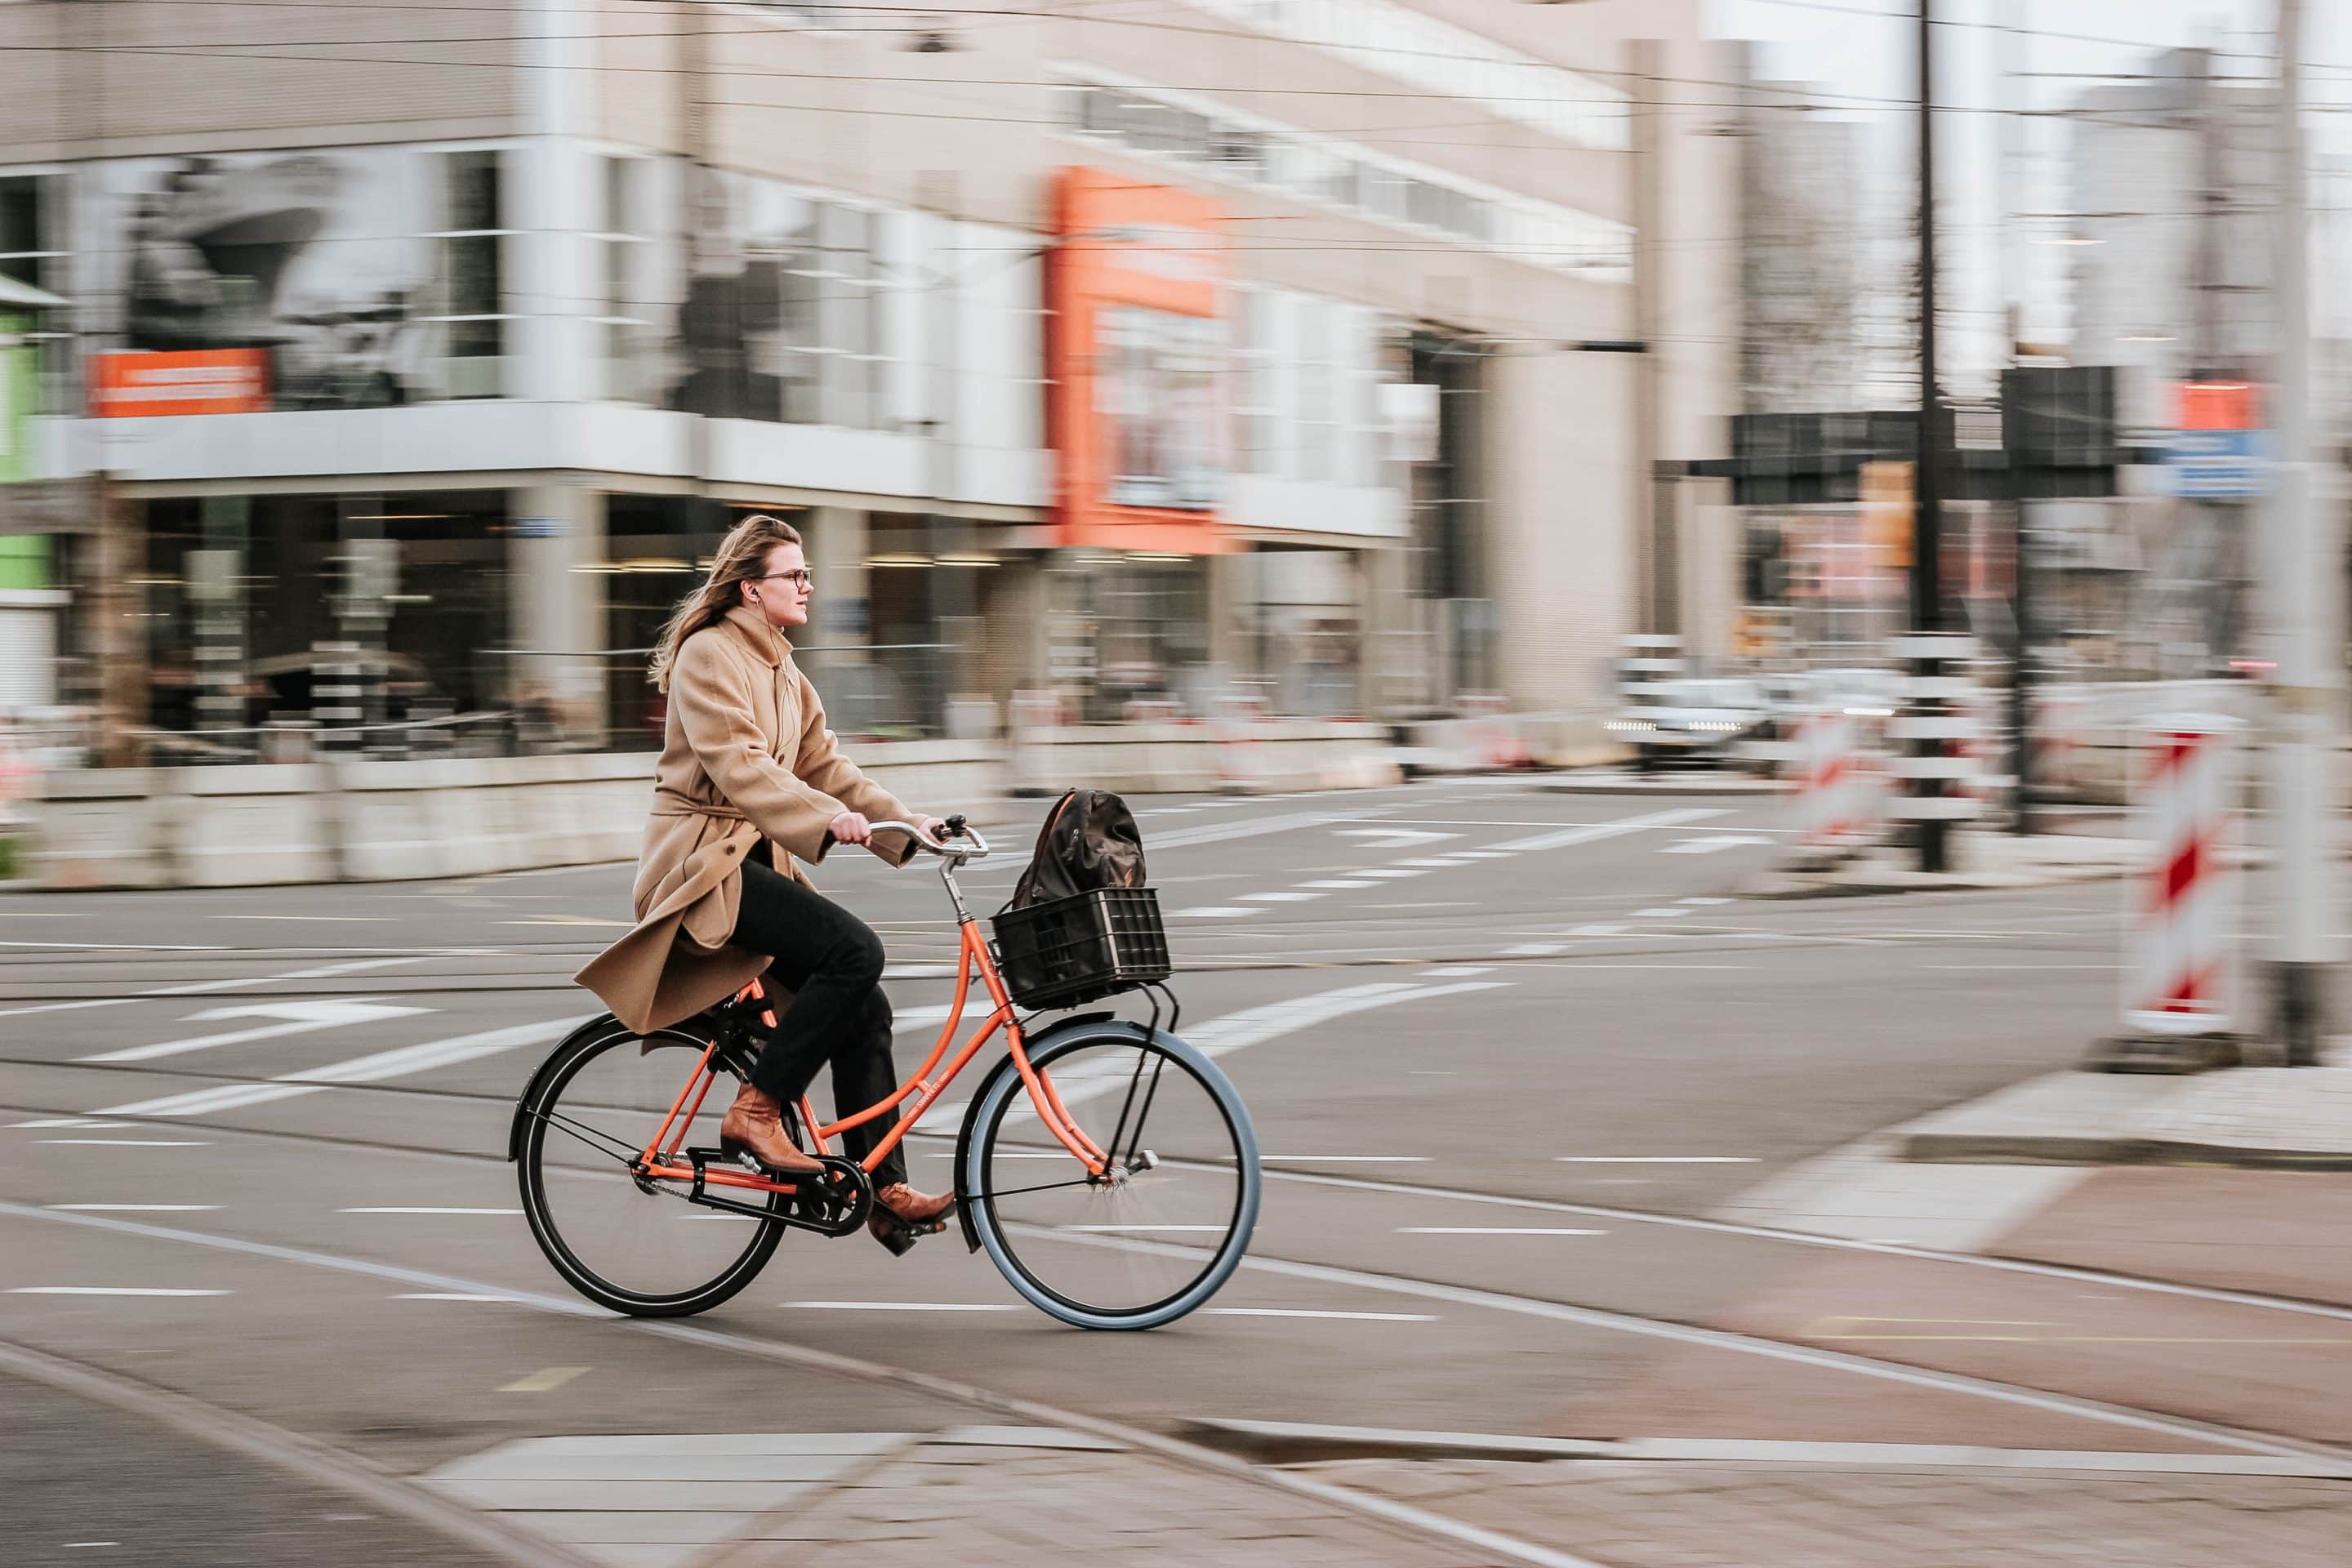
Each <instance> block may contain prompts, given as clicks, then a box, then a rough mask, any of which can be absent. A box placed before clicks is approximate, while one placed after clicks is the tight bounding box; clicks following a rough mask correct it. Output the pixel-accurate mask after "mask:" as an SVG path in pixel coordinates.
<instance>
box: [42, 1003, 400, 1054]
mask: <svg viewBox="0 0 2352 1568" xmlns="http://www.w3.org/2000/svg"><path fill="white" fill-rule="evenodd" d="M432 1011H433V1009H432V1008H430V1007H404V1006H402V1005H398V1004H396V1003H381V1002H378V1001H376V1000H375V999H374V998H373V997H369V996H349V997H345V996H336V997H330V998H326V999H323V1000H320V1001H316V1002H264V1003H260V1004H258V1005H253V1006H240V1007H207V1008H205V1010H204V1011H203V1012H201V1013H191V1014H189V1015H188V1021H189V1022H190V1023H198V1022H202V1021H204V1020H206V1019H216V1018H278V1019H283V1020H285V1022H282V1023H277V1024H262V1025H257V1026H254V1027H252V1028H249V1029H229V1030H226V1031H224V1032H222V1033H220V1034H215V1035H192V1036H189V1037H186V1038H185V1039H178V1040H163V1041H161V1042H158V1043H157V1044H155V1045H152V1046H129V1047H124V1048H123V1049H121V1050H119V1051H100V1053H99V1054H98V1055H96V1056H90V1057H76V1058H74V1059H75V1060H76V1061H82V1062H146V1061H153V1060H155V1059H156V1058H159V1057H176V1056H184V1055H185V1054H186V1053H188V1052H190V1051H204V1050H211V1049H213V1048H214V1047H218V1046H236V1045H243V1044H244V1043H246V1042H247V1041H248V1040H269V1039H276V1038H277V1037H279V1036H281V1035H308V1034H314V1033H316V1032H317V1031H319V1030H320V1029H335V1028H344V1027H349V1026H354V1025H359V1024H378V1023H382V1022H383V1021H384V1020H385V1019H388V1018H409V1017H414V1016H416V1015H417V1014H419V1013H430V1012H432Z"/></svg>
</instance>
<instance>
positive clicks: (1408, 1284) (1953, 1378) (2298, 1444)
mask: <svg viewBox="0 0 2352 1568" xmlns="http://www.w3.org/2000/svg"><path fill="white" fill-rule="evenodd" d="M108 1070H116V1069H108ZM132 1070H138V1069H132ZM349 1088H350V1089H358V1090H361V1091H363V1092H367V1093H372V1094H380V1095H404V1096H410V1097H416V1098H427V1099H435V1100H445V1101H447V1100H457V1101H466V1102H471V1103H474V1104H477V1105H479V1106H481V1107H482V1108H484V1109H488V1110H503V1109H504V1108H505V1107H506V1106H507V1105H508V1104H509V1103H510V1102H509V1101H508V1100H506V1099H505V1098H504V1097H501V1096H490V1095H480V1094H471V1093H466V1092H462V1091H451V1090H424V1089H403V1088H400V1087H398V1086H391V1085H364V1084H362V1085H352V1086H349ZM5 1109H6V1110H7V1111H8V1112H10V1113H16V1112H24V1113H27V1114H32V1115H70V1114H75V1113H74V1112H72V1111H69V1110H68V1111H60V1110H58V1109H56V1108H53V1107H34V1106H21V1105H15V1106H9V1107H7V1108H5ZM123 1120H125V1121H135V1122H138V1123H141V1124H143V1125H149V1126H185V1125H188V1123H186V1122H184V1121H178V1120H174V1119H160V1118H158V1119H146V1118H124V1119H123ZM202 1125H203V1126H205V1129H206V1130H207V1131H212V1132H215V1133H220V1134H227V1135H230V1136H236V1137H242V1138H252V1139H257V1140H261V1141H265V1142H277V1143H292V1144H297V1145H309V1146H313V1147H318V1148H321V1149H337V1150H352V1151H364V1152H373V1153H386V1154H392V1155H394V1156H399V1157H404V1158H411V1159H423V1160H428V1161H440V1162H457V1163H467V1164H473V1165H502V1164H504V1163H507V1162H506V1159H505V1154H504V1151H503V1149H495V1150H484V1151H482V1152H470V1151H464V1150H449V1149H428V1148H420V1147H417V1146H416V1145H415V1144H411V1143H401V1142H387V1141H383V1140H371V1139H366V1138H361V1137H345V1136H333V1135H328V1134H321V1133H313V1132H301V1131H282V1130H261V1129H252V1128H239V1127H236V1126H231V1125H223V1124H218V1123H213V1122H205V1123H202ZM918 1136H920V1137H924V1139H925V1141H926V1142H942V1141H943V1139H941V1138H939V1137H933V1136H929V1135H923V1134H919V1135H918ZM1169 1163H1170V1164H1171V1165H1172V1166H1177V1167H1181V1166H1183V1165H1185V1164H1187V1163H1189V1162H1185V1161H1183V1160H1181V1159H1171V1161H1169ZM1265 1176H1266V1179H1267V1180H1268V1181H1269V1182H1272V1183H1281V1184H1298V1185H1305V1186H1316V1187H1322V1188H1327V1189H1335V1190H1339V1191H1354V1192H1360V1193H1364V1194H1368V1195H1371V1196H1378V1197H1383V1198H1387V1197H1412V1198H1417V1199H1427V1200H1446V1201H1454V1202H1462V1203H1469V1204H1475V1205H1501V1206H1505V1207H1509V1208H1513V1209H1517V1210H1521V1211H1528V1212H1537V1213H1543V1214H1549V1215H1574V1216H1579V1217H1584V1218H1592V1219H1604V1220H1608V1221H1610V1222H1612V1223H1614V1224H1621V1225H1628V1226H1655V1227H1661V1228H1666V1229H1674V1230H1680V1231H1685V1232H1690V1233H1694V1234H1702V1235H1705V1234H1711V1235H1717V1236H1724V1237H1737V1238H1740V1239H1742V1240H1746V1241H1761V1242H1765V1243H1769V1244H1776V1245H1780V1246H1786V1247H1801V1248H1805V1249H1809V1250H1822V1251H1831V1252H1843V1253H1864V1254H1874V1255H1879V1256H1885V1257H1890V1258H1901V1259H1904V1260H1906V1261H1911V1262H1917V1263H1924V1264H1929V1265H1936V1266H1940V1267H1944V1268H1958V1269H1973V1270H1983V1271H1989V1272H1994V1273H2003V1274H2012V1275H2022V1276H2030V1277H2038V1278H2042V1279H2055V1280H2063V1281H2067V1282H2071V1283H2075V1284H2081V1285H2086V1286H2095V1287H2099V1288H2102V1289H2115V1290H2123V1291H2130V1292H2135V1293H2144V1294H2147V1295H2150V1296H2158V1297H2176V1298H2183V1299H2187V1300H2195V1301H2200V1302H2204V1303H2209V1304H2213V1305H2222V1306H2230V1307H2237V1308H2243V1309H2251V1310H2260V1311H2267V1312H2277V1313H2283V1314H2291V1315H2294V1316H2299V1317H2305V1318H2321V1319H2326V1320H2331V1321H2344V1322H2352V1305H2347V1304H2344V1303H2339V1302H2331V1301H2326V1300H2311V1299H2306V1298H2299V1297H2292V1296H2283V1295H2273V1294H2267V1293H2263V1292H2259V1291H2248V1290H2238V1289H2224V1288H2218V1287H2211V1286H2204V1285H2198V1284H2194V1283H2190V1282H2187V1281H2181V1280H2173V1279H2159V1278H2153V1277H2147V1276H2141V1275H2135V1274H2129V1273H2125V1272H2120V1271H2116V1270H2110V1269H2102V1268H2084V1267H2076V1266H2071V1265H2065V1264H2056V1263H2044V1262H2038V1261H2034V1260H2031V1259H2021V1258H1996V1257H1988V1256H1984V1255H1981V1254H1973V1253H1953V1252H1944V1251H1938V1250H1936V1249H1932V1248H1926V1247H1908V1246H1904V1245H1901V1244H1896V1243H1886V1242H1870V1241H1859V1240H1854V1239H1852V1238H1847V1237H1830V1236H1819V1235H1813V1234H1811V1233H1806V1232H1801V1231H1790V1230H1785V1229H1781V1228H1778V1227H1772V1226H1755V1225H1747V1224H1742V1223H1739V1222H1736V1221H1728V1220H1717V1219H1710V1218H1706V1217H1703V1216H1698V1215H1678V1214H1672V1213H1665V1212H1660V1211H1654V1210H1644V1209H1637V1208H1630V1207H1625V1206H1622V1205H1599V1204H1581V1203H1574V1202H1570V1201H1565V1200H1559V1199H1549V1198H1538V1197H1521V1196H1513V1195H1510V1194H1494V1193H1464V1192H1461V1191H1458V1190H1455V1189H1451V1188H1444V1187H1438V1186H1432V1185H1424V1184H1408V1183H1398V1182H1384V1181H1378V1180H1373V1179H1368V1178H1359V1177H1348V1176H1337V1175H1328V1174H1325V1173H1316V1172H1307V1171H1290V1170H1272V1169H1270V1170H1267V1171H1266V1172H1265ZM20 1207H21V1205H6V1204H0V1212H16V1210H17V1209H18V1208H20ZM34 1212H37V1211H34ZM48 1217H63V1216H55V1215H52V1216H48ZM1061 1239H1064V1240H1067V1241H1072V1242H1074V1243H1076V1244H1077V1245H1086V1246H1094V1247H1122V1248H1129V1249H1131V1250H1134V1251H1137V1252H1142V1253H1148V1252H1151V1251H1153V1250H1155V1249H1160V1250H1172V1251H1174V1252H1176V1253H1180V1254H1181V1252H1183V1251H1184V1250H1185V1249H1184V1248H1182V1247H1180V1246H1177V1245H1176V1244H1171V1243H1160V1242H1144V1241H1138V1240H1134V1239H1132V1238H1123V1237H1100V1236H1090V1237H1061ZM1243 1268H1244V1270H1245V1271H1247V1272H1251V1273H1255V1274H1259V1275H1265V1276H1274V1277H1285V1278H1289V1279H1300V1280H1309V1281H1315V1282H1318V1283H1324V1284H1331V1285H1338V1286H1342V1287H1346V1288H1351V1289H1368V1290H1373V1291H1379V1292H1383V1293H1388V1294H1393V1295H1402V1296H1409V1297H1419V1298H1422V1299H1423V1300H1437V1301H1447V1302H1452V1303H1453V1304H1455V1305H1458V1306H1465V1307H1471V1308H1475V1309H1480V1310H1493V1311H1498V1312H1503V1313H1507V1314H1511V1315H1516V1316H1520V1317H1533V1318H1538V1319H1543V1320H1548V1321H1557V1322H1563V1323H1570V1324H1575V1325H1577V1326H1580V1327H1585V1328H1591V1329H1599V1330H1602V1331H1610V1332H1614V1333H1624V1334H1630V1335H1634V1336H1638V1337H1643V1338H1649V1339H1659V1340H1669V1341H1675V1342H1682V1343H1685V1344H1689V1345H1694V1346H1699V1347H1703V1348H1710V1349H1715V1350H1720V1351H1728V1352H1737V1353H1742V1354H1748V1355H1754V1356H1760V1357H1765V1358H1768V1359H1772V1360H1776V1361H1780V1362H1783V1363H1796V1364H1800V1365H1805V1366H1811V1367H1813V1368H1816V1369H1818V1370H1822V1371H1825V1372H1839V1373H1848V1374H1854V1375H1862V1376H1867V1377H1875V1378H1879V1379H1882V1380H1885V1381H1890V1382H1894V1383H1898V1384H1906V1385H1909V1386H1912V1387H1922V1388H1929V1389H1934V1390H1937V1391H1940V1392H1944V1393H1948V1394H1963V1395H1968V1396H1972V1397H1975V1398H1979V1399H1983V1400H1988V1401H1992V1402H1996V1403H2000V1404H2005V1405H2021V1406H2025V1407H2029V1408H2032V1409H2036V1410H2039V1411H2042V1412H2043V1413H2045V1414H2054V1415H2071V1416H2074V1417H2077V1418H2081V1419H2085V1420H2089V1421H2093V1422H2103V1423H2105V1424H2109V1425H2115V1426H2124V1427H2127V1428H2132V1429H2136V1430H2138V1431H2142V1432H2159V1433H2165V1434H2168V1435H2171V1436H2178V1437H2179V1438H2181V1439H2183V1440H2185V1441H2194V1442H2203V1443H2209V1444H2216V1445H2219V1446H2222V1447H2234V1448H2237V1449H2239V1450H2240V1451H2243V1452H2249V1453H2256V1454H2270V1455H2273V1456H2278V1457H2293V1458H2326V1459H2329V1460H2331V1461H2344V1462H2352V1448H2342V1447H2335V1446H2332V1445H2328V1444H2325V1443H2316V1442H2313V1441H2310V1440H2307V1439H2305V1438H2300V1437H2295V1436H2291V1435H2285V1434H2276V1433H2264V1432H2257V1431H2252V1430H2249V1429H2245V1428H2240V1427H2234V1426H2226V1425H2221V1424H2214V1423H2207V1422H2202V1421H2200V1420H2198V1419H2196V1418H2194V1417H2189V1416H2183V1415H2178V1414H2176V1413H2173V1412H2168V1411H2162V1410H2157V1409H2154V1408H2150V1407H2144V1406H2135V1405H2118V1404H2113V1403H2109V1402H2104V1401H2099V1400H2095V1399H2089V1398H2086V1397H2084V1396H2081V1395H2076V1394H2066V1393H2063V1392H2061V1391H2057V1390H2052V1389H2044V1388H2039V1387H2034V1386H2031V1385H2028V1384H2014V1383H2003V1382H2000V1381H1997V1380H1990V1379H1981V1378H1975V1377H1971V1376H1969V1375H1967V1374H1964V1373H1949V1372H1945V1371H1940V1370H1937V1369H1935V1368H1932V1367H1927V1366H1922V1365H1919V1364H1915V1363H1908V1362H1902V1361H1895V1360H1890V1359H1885V1358H1881V1357H1874V1356H1868V1355H1861V1354H1856V1353H1853V1352H1843V1351H1832V1350H1827V1349H1823V1348H1822V1347H1819V1346H1817V1345H1812V1344H1808V1343H1804V1342H1801V1341H1796V1340H1784V1339H1779V1338H1773V1337H1769V1336H1767V1335H1762V1334H1756V1333H1742V1332H1738V1331H1727V1330H1722V1329H1717V1328H1713V1327H1709V1326H1707V1325H1706V1324H1704V1323H1699V1322H1692V1321H1685V1320H1684V1319H1681V1318H1677V1317H1674V1316H1670V1315H1666V1314H1663V1313H1649V1312H1640V1311H1628V1310H1619V1309H1614V1308H1609V1307H1603V1306H1599V1305H1595V1304H1592V1303H1590V1302H1585V1301H1579V1300H1566V1299H1559V1298H1555V1297H1549V1296H1539V1295H1533V1294H1523V1293H1515V1292H1510V1291H1499V1290H1492V1289H1485V1288H1482V1287H1478V1286H1475V1285H1469V1284H1465V1283H1463V1282H1461V1281H1458V1280H1454V1279H1443V1278H1433V1277H1428V1276H1423V1275H1416V1274H1410V1273H1402V1272H1385V1271H1380V1270H1365V1269H1359V1268H1345V1267H1341V1266H1338V1265H1334V1264H1330V1263H1325V1262H1319V1261H1316V1260H1314V1259H1311V1258H1286V1257H1278V1256H1274V1255H1270V1254H1267V1253H1265V1252H1253V1253H1252V1254H1251V1255H1250V1256H1249V1257H1248V1258H1245V1259H1244V1264H1243Z"/></svg>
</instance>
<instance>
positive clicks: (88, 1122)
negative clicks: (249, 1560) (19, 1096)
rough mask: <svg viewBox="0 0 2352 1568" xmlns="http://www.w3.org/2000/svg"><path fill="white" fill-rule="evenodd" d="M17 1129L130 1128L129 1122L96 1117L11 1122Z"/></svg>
mask: <svg viewBox="0 0 2352 1568" xmlns="http://www.w3.org/2000/svg"><path fill="white" fill-rule="evenodd" d="M8 1125H9V1126H10V1127H12V1128H15V1127H130V1126H132V1125H134V1123H132V1122H129V1121H100V1120H98V1118H96V1117H94V1116H44V1117H42V1118H41V1119H40V1120H38V1121H11V1122H10V1123H8Z"/></svg>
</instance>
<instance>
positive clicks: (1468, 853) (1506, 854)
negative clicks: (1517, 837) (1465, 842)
mask: <svg viewBox="0 0 2352 1568" xmlns="http://www.w3.org/2000/svg"><path fill="white" fill-rule="evenodd" d="M1454 858H1455V859H1457V860H1508V859H1511V858H1513V856H1512V854H1511V852H1510V851H1509V850H1508V849H1456V850H1455V851H1454Z"/></svg>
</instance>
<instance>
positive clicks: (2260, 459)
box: [2165, 430, 2270, 497]
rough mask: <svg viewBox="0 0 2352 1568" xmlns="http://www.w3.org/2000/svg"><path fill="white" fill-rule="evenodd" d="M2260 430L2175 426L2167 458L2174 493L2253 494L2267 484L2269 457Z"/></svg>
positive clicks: (2167, 450) (2207, 494) (2211, 494)
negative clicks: (2203, 428)
mask: <svg viewBox="0 0 2352 1568" xmlns="http://www.w3.org/2000/svg"><path fill="white" fill-rule="evenodd" d="M2267 435H2268V432H2266V431H2262V430H2175V431H2173V432H2171V433H2170V435H2169V437H2168V438H2167V441H2166V446H2165V458H2166V461H2168V463H2170V464H2171V466H2172V469H2173V476H2174V484H2173V493H2174V494H2175V495H2183V496H2207V497H2210V496H2255V495H2261V494H2262V493H2263V491H2264V490H2266V489H2269V488H2270V486H2269V482H2268V469H2269V466H2270V465H2269V458H2267V457H2266V456H2265V454H2264V453H2263V447H2264V445H2265V440H2264V437H2266V436H2267Z"/></svg>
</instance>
